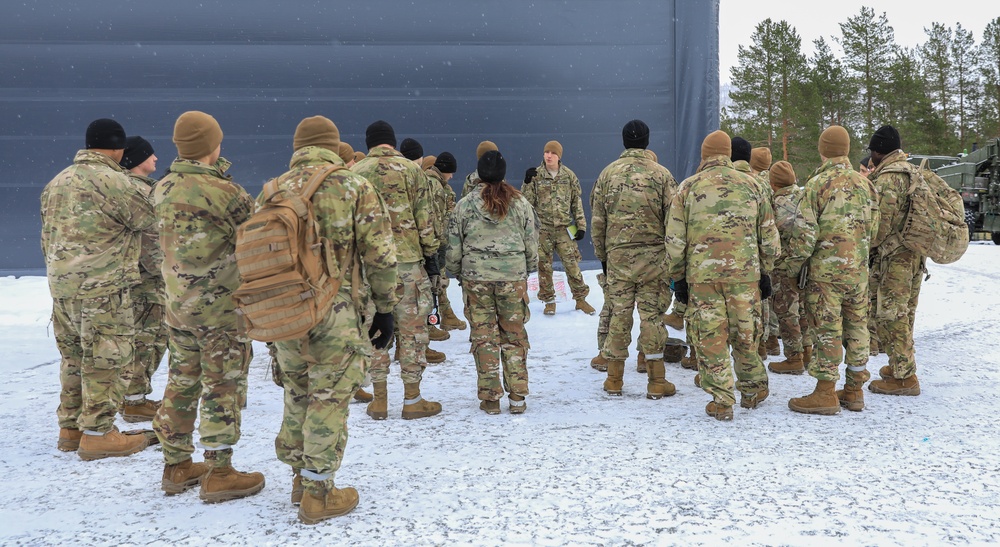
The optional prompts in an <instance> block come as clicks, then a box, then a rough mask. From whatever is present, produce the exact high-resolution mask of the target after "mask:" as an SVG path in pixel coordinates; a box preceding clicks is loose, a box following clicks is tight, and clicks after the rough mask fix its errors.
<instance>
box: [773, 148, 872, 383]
mask: <svg viewBox="0 0 1000 547" xmlns="http://www.w3.org/2000/svg"><path fill="white" fill-rule="evenodd" d="M877 200H878V197H877V195H876V193H875V187H874V186H873V185H872V184H871V182H869V181H868V180H866V179H865V178H864V177H862V176H861V175H860V174H858V173H857V172H856V171H854V169H852V168H851V162H850V160H849V159H848V158H847V156H841V157H836V158H830V159H828V160H826V161H825V162H824V163H823V165H821V166H820V167H819V168H818V169H817V170H816V171H815V172H813V174H812V175H811V176H810V177H809V180H807V181H806V184H805V188H804V190H803V192H802V198H801V200H800V201H799V214H798V218H797V219H796V221H795V226H794V228H793V230H792V236H791V239H790V240H789V243H788V253H787V256H786V258H785V270H786V272H787V273H788V274H790V275H792V274H795V275H797V274H798V272H799V271H800V270H801V269H802V267H803V266H807V267H808V268H809V271H808V281H807V282H806V288H805V304H806V314H807V315H808V318H809V328H810V329H811V330H812V338H813V342H814V343H815V347H814V350H813V358H812V361H811V362H810V363H809V374H811V375H812V376H813V377H814V378H816V379H817V380H820V381H834V382H835V381H837V380H838V379H839V378H840V371H839V368H840V363H841V358H842V357H843V356H844V348H846V349H847V356H846V358H844V360H845V362H846V363H847V366H848V374H847V377H848V380H849V382H852V381H854V380H855V379H860V378H863V377H864V376H865V375H866V374H867V373H866V372H865V366H866V365H867V363H868V323H867V317H868V248H869V244H870V242H871V238H872V236H873V235H874V234H875V230H877V229H878V224H879V222H878V219H879V214H878V208H877ZM862 383H863V381H862Z"/></svg>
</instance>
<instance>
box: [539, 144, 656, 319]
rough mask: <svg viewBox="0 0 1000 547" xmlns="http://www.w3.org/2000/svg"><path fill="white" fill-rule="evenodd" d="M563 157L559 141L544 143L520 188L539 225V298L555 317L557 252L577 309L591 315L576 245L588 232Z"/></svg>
mask: <svg viewBox="0 0 1000 547" xmlns="http://www.w3.org/2000/svg"><path fill="white" fill-rule="evenodd" d="M562 157H563V148H562V145H561V144H559V142H558V141H549V142H547V143H545V148H544V151H543V154H542V159H543V161H542V164H541V165H539V166H538V167H532V168H530V169H528V171H527V172H526V173H525V174H524V185H523V186H521V191H522V192H523V193H524V197H525V199H527V200H528V203H530V204H531V206H532V207H534V208H535V213H536V214H537V215H538V221H539V223H540V224H541V230H540V231H539V233H538V259H539V262H538V299H539V300H541V301H542V302H545V311H544V313H545V315H555V313H556V293H555V289H554V287H553V286H552V252H553V251H555V252H558V253H559V259H560V260H562V264H563V268H564V269H565V270H566V277H567V279H568V281H569V287H570V290H571V291H572V293H573V299H574V300H576V309H578V310H581V311H583V313H586V314H587V315H594V313H595V312H596V310H594V308H593V306H591V305H590V304H588V303H587V300H586V298H587V294H588V293H590V287H588V286H587V284H586V283H585V282H584V281H583V273H581V272H580V258H581V257H580V249H579V248H578V247H577V244H576V242H577V241H580V240H581V239H583V237H584V235H586V233H587V219H586V217H585V216H584V214H583V199H582V198H581V191H580V179H578V178H576V173H574V172H573V171H572V170H570V168H569V167H566V166H565V165H563V163H562ZM644 157H645V156H644ZM647 159H648V158H647ZM652 163H654V164H655V162H652ZM570 226H573V227H574V230H575V232H574V235H573V237H572V239H570V232H569V231H568V228H569V227H570Z"/></svg>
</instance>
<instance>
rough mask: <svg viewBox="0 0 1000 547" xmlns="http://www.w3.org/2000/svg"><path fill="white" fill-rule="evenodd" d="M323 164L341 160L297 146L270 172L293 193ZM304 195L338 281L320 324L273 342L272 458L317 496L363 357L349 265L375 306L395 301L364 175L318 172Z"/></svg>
mask: <svg viewBox="0 0 1000 547" xmlns="http://www.w3.org/2000/svg"><path fill="white" fill-rule="evenodd" d="M330 164H335V165H343V164H344V162H343V161H342V160H341V159H340V157H339V156H338V155H337V154H336V153H334V152H331V151H330V150H327V149H325V148H321V147H318V146H305V147H303V148H300V149H298V150H297V151H295V153H294V154H293V155H292V159H291V163H290V166H289V167H290V170H289V171H288V172H287V173H285V174H284V175H282V176H281V177H279V178H278V187H279V188H287V189H290V190H292V191H294V192H301V190H302V187H303V185H305V183H306V182H307V181H308V180H309V179H310V178H311V177H312V176H313V175H314V174H315V173H316V172H317V171H319V170H320V169H323V168H325V167H327V166H328V165H330ZM259 201H260V198H258V202H259ZM312 202H313V204H314V206H315V209H314V210H315V212H316V222H317V224H318V227H319V233H320V237H323V238H326V239H328V240H329V241H330V244H331V248H332V249H333V252H334V254H335V256H336V257H337V263H338V264H339V265H340V267H341V268H342V270H344V271H343V274H342V278H343V283H342V284H341V286H340V291H339V292H338V293H337V295H336V297H334V301H333V307H332V308H331V309H330V312H329V314H327V316H326V319H325V320H324V321H323V322H322V323H320V324H318V325H316V326H315V327H313V329H312V330H310V331H309V334H308V335H307V336H306V337H303V338H301V339H298V340H289V341H284V342H275V344H274V345H275V349H276V350H277V359H278V363H279V368H280V371H281V372H280V377H281V380H282V384H283V386H284V390H285V405H284V418H283V420H282V422H281V430H280V431H279V432H278V436H277V438H276V439H275V441H274V447H275V451H276V452H277V455H278V459H279V460H281V461H283V462H285V463H287V464H288V465H290V466H292V468H294V469H297V470H302V469H306V470H309V472H310V473H311V474H312V475H311V476H312V477H313V478H312V479H311V480H306V481H304V482H303V483H304V485H305V487H306V489H307V490H308V489H312V490H313V494H314V495H316V496H322V495H323V494H322V492H323V489H324V488H326V489H329V488H332V487H333V486H334V484H333V475H334V473H336V471H337V470H338V469H339V468H340V463H341V460H342V459H343V456H344V448H345V446H346V444H347V415H348V404H349V403H350V402H351V400H352V398H353V396H354V392H355V391H357V389H358V387H360V386H361V384H362V383H363V382H364V379H365V374H366V373H367V371H368V364H369V363H370V361H371V354H372V346H371V343H370V342H369V341H368V332H367V329H366V328H365V327H364V318H363V315H364V314H365V308H364V307H363V306H362V304H361V302H360V300H359V298H358V292H359V290H360V289H361V287H360V286H358V285H360V283H361V279H360V278H355V277H354V273H355V272H356V271H357V269H356V268H355V266H362V268H361V269H363V271H364V272H365V276H366V277H367V281H368V287H370V290H371V295H372V297H373V300H374V302H375V308H376V309H377V310H378V311H379V312H381V313H389V312H391V311H392V308H393V306H394V305H395V303H396V296H395V289H396V246H395V243H393V238H392V223H391V221H390V220H389V213H388V211H386V209H385V205H384V204H383V203H382V199H381V198H380V197H379V195H378V192H376V191H375V188H374V187H373V186H372V185H371V184H370V183H369V182H368V181H367V180H366V179H365V178H363V177H361V176H359V175H357V174H355V173H352V172H351V171H349V170H347V169H341V170H338V171H336V172H334V173H333V174H331V175H329V176H328V177H327V178H326V181H325V182H324V183H323V184H322V185H321V186H320V187H319V189H318V190H317V191H316V193H315V194H314V195H313V198H312ZM359 261H360V263H359ZM331 275H340V274H337V273H335V272H331ZM359 277H360V276H359ZM352 294H353V295H354V296H352Z"/></svg>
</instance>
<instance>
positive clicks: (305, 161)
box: [288, 146, 344, 169]
mask: <svg viewBox="0 0 1000 547" xmlns="http://www.w3.org/2000/svg"><path fill="white" fill-rule="evenodd" d="M324 163H332V164H334V165H344V160H342V159H340V155H338V154H337V153H336V152H333V151H332V150H327V149H326V148H323V147H321V146H304V147H302V148H299V149H298V150H296V151H295V153H294V154H292V159H291V160H289V162H288V168H289V169H295V168H296V167H301V166H303V165H311V164H324Z"/></svg>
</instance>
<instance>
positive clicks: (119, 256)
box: [41, 118, 154, 460]
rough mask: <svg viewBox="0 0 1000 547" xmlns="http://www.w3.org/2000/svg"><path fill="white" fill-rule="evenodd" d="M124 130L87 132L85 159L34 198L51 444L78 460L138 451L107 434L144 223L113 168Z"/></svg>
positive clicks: (149, 219)
mask: <svg viewBox="0 0 1000 547" xmlns="http://www.w3.org/2000/svg"><path fill="white" fill-rule="evenodd" d="M124 149H125V130H124V129H122V126H121V125H120V124H119V123H118V122H116V121H114V120H110V119H107V118H102V119H99V120H94V121H93V122H91V124H90V125H89V126H88V127H87V133H86V149H84V150H80V151H78V152H77V153H76V156H75V157H74V158H73V164H72V165H70V166H69V167H67V168H66V169H63V170H62V171H61V172H60V173H59V174H58V175H56V176H55V178H53V179H52V180H51V181H50V182H49V183H48V184H46V185H45V189H44V190H42V196H41V216H42V254H43V255H44V256H45V270H46V275H47V277H48V282H49V292H50V293H51V295H52V325H53V331H54V332H55V337H56V345H57V346H58V348H59V355H60V356H61V357H62V359H61V361H60V363H59V383H60V386H61V390H60V393H59V408H58V410H57V411H56V416H57V417H58V419H59V441H58V443H57V447H58V448H59V450H63V451H66V452H72V451H77V454H79V455H80V458H81V459H83V460H96V459H100V458H107V457H111V456H128V455H130V454H134V453H136V452H138V451H140V450H142V449H143V448H146V446H147V444H148V443H147V440H146V438H145V437H144V436H142V435H123V434H121V433H119V432H118V429H117V428H116V427H115V413H117V412H118V408H119V407H120V406H121V404H122V398H123V394H124V390H125V383H124V381H123V377H122V371H123V369H124V367H126V366H128V365H129V364H130V363H131V361H132V353H133V346H132V344H133V342H132V339H133V336H134V334H135V323H134V321H133V310H132V302H131V294H130V293H131V291H130V288H131V287H132V286H134V285H136V284H137V283H139V280H140V277H139V251H140V241H139V240H140V233H141V232H143V231H145V230H148V229H149V228H150V227H151V226H152V225H153V222H154V217H153V214H152V211H151V209H150V205H149V202H148V201H147V200H146V197H145V195H144V194H143V192H142V191H141V190H140V189H139V188H138V187H136V185H135V184H133V183H132V182H130V181H129V179H128V176H127V174H126V173H125V170H124V169H122V167H121V166H120V165H119V164H118V162H119V161H120V160H121V159H122V154H123V152H124Z"/></svg>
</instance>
